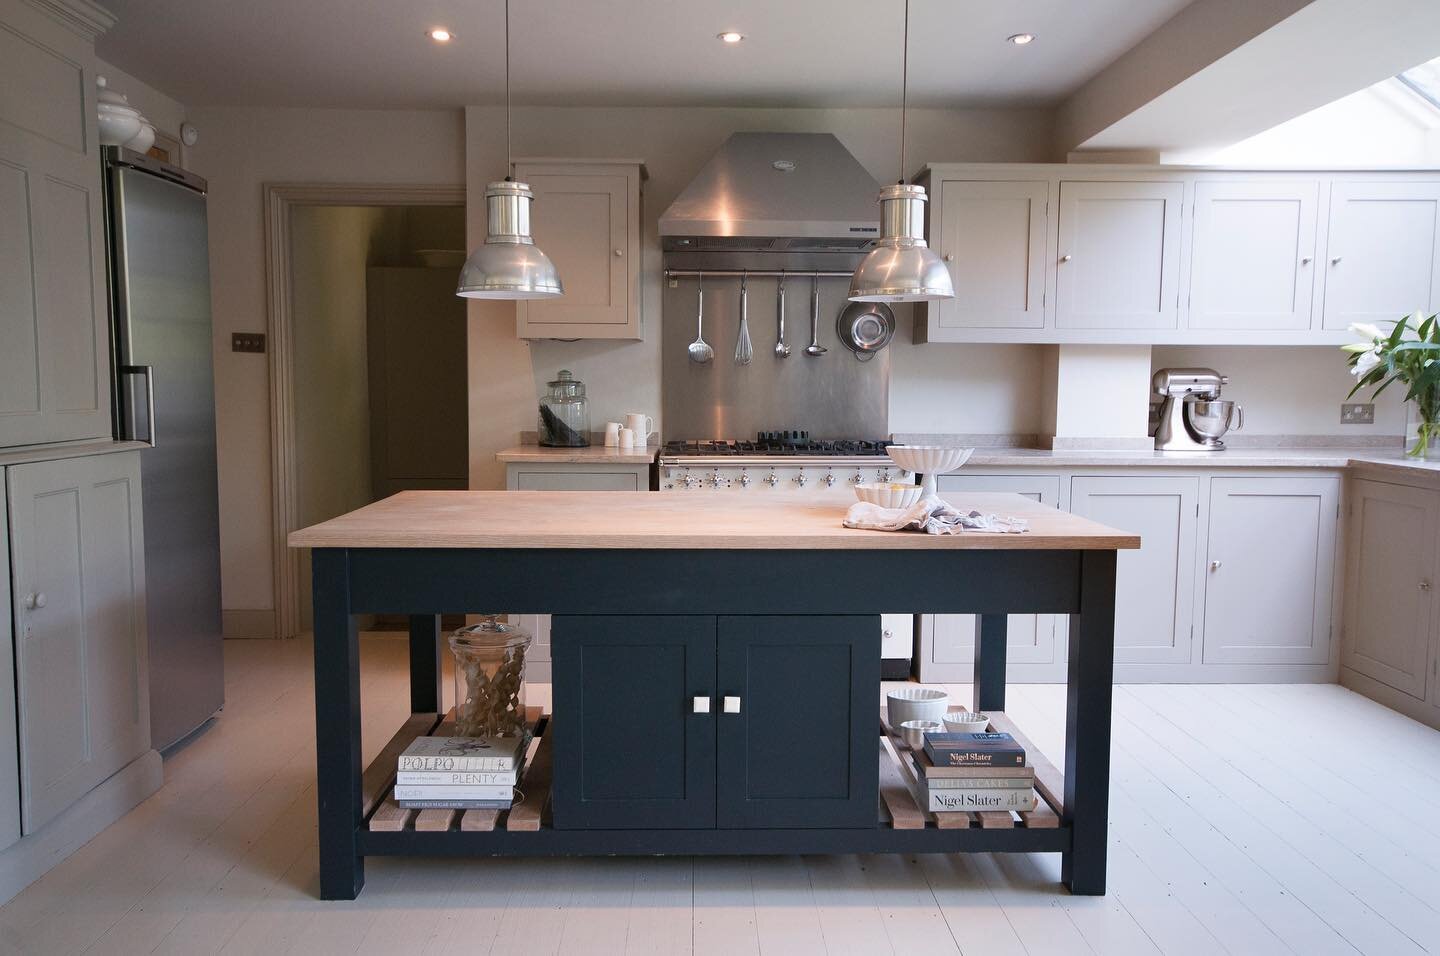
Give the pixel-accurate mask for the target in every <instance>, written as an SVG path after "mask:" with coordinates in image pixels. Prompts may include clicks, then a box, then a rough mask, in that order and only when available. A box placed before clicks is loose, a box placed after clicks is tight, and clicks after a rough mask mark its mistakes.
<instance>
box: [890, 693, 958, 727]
mask: <svg viewBox="0 0 1440 956" xmlns="http://www.w3.org/2000/svg"><path fill="white" fill-rule="evenodd" d="M949 706H950V695H949V694H947V693H945V692H944V691H943V690H935V689H934V688H930V687H906V688H903V689H901V690H892V691H890V692H889V693H888V694H886V695H885V709H886V712H887V713H888V714H889V716H890V726H891V727H899V726H900V725H901V724H903V723H905V721H907V720H933V721H937V722H938V721H939V720H941V719H942V718H943V717H944V716H945V709H946V708H947V707H949Z"/></svg>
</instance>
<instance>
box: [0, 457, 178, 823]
mask: <svg viewBox="0 0 1440 956" xmlns="http://www.w3.org/2000/svg"><path fill="white" fill-rule="evenodd" d="M5 481H6V492H7V497H8V503H9V528H10V542H9V544H10V553H11V560H12V562H13V564H12V570H11V574H12V580H13V582H14V630H15V645H16V647H15V666H16V671H17V678H18V679H17V686H18V689H19V701H18V710H19V724H20V726H19V740H20V793H21V818H22V823H23V829H24V832H25V833H34V832H35V831H36V830H37V829H39V828H40V827H41V826H43V825H44V824H45V823H46V822H47V821H49V820H50V819H52V818H53V817H55V816H57V815H58V814H59V813H60V812H61V811H63V810H64V809H65V808H66V807H68V806H69V805H70V804H72V803H74V802H75V801H76V800H78V799H79V798H80V797H81V796H83V795H84V794H85V793H87V792H88V791H90V790H91V789H93V788H94V787H95V786H96V785H98V784H99V783H101V782H102V781H104V780H105V779H106V778H107V777H109V776H110V775H111V774H113V773H115V772H116V771H117V770H119V769H121V768H122V767H124V766H125V765H126V764H128V763H130V762H131V761H132V760H134V759H136V758H137V757H139V756H141V755H142V754H144V753H145V752H146V751H147V750H149V748H150V718H149V700H150V697H149V688H148V678H147V667H146V660H147V655H146V644H145V641H146V638H145V634H146V631H145V585H144V581H145V572H144V540H143V535H142V530H141V521H140V514H141V511H140V507H141V506H140V458H139V452H124V453H117V454H110V455H97V456H94V457H89V458H71V459H63V460H58V461H44V462H33V463H28V464H22V465H15V466H12V467H10V468H7V469H6V470H5Z"/></svg>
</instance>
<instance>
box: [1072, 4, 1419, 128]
mask: <svg viewBox="0 0 1440 956" xmlns="http://www.w3.org/2000/svg"><path fill="white" fill-rule="evenodd" d="M1247 33H1248V34H1249V36H1248V37H1247V36H1245V34H1247ZM1437 39H1440V3H1436V2H1435V0H1310V2H1303V0H1197V2H1196V3H1194V4H1192V5H1191V6H1189V7H1187V8H1185V9H1184V10H1183V11H1181V12H1180V13H1179V14H1177V15H1176V16H1175V17H1174V18H1172V19H1171V20H1170V21H1168V22H1167V23H1166V24H1165V25H1164V26H1162V27H1161V28H1160V29H1159V30H1157V31H1155V33H1153V34H1151V35H1150V36H1149V37H1147V38H1146V39H1145V40H1143V41H1141V42H1140V43H1139V44H1137V45H1136V46H1135V47H1134V48H1133V49H1131V50H1130V51H1129V52H1128V53H1126V54H1125V55H1124V56H1122V57H1121V58H1120V59H1119V60H1117V61H1116V62H1115V63H1114V64H1112V65H1111V66H1110V67H1108V68H1107V69H1106V70H1105V71H1104V72H1103V73H1101V74H1100V75H1099V76H1097V77H1095V78H1094V79H1093V80H1091V81H1090V82H1089V83H1087V84H1086V85H1085V86H1083V87H1082V88H1081V89H1080V90H1078V91H1077V92H1076V93H1075V94H1074V95H1073V96H1072V97H1071V98H1070V99H1069V100H1068V101H1067V102H1066V103H1065V104H1064V106H1063V107H1062V108H1061V109H1060V111H1059V115H1058V121H1057V136H1058V139H1059V141H1058V143H1057V147H1058V148H1059V149H1060V150H1063V151H1071V150H1075V149H1084V150H1092V149H1104V150H1137V149H1144V150H1155V151H1157V152H1159V153H1162V154H1174V153H1184V152H1187V151H1194V150H1206V149H1215V148H1219V147H1223V146H1228V145H1230V144H1231V143H1235V142H1238V141H1240V140H1242V139H1245V138H1247V137H1249V136H1253V135H1254V134H1256V133H1259V132H1262V131H1264V130H1266V129H1269V128H1271V127H1273V126H1276V125H1278V124H1280V123H1283V122H1285V121H1286V120H1289V119H1292V118H1294V117H1296V116H1299V115H1301V114H1302V113H1306V112H1309V111H1310V110H1312V109H1315V108H1317V107H1319V106H1323V105H1325V104H1326V103H1329V102H1332V101H1334V100H1337V99H1339V98H1340V97H1343V96H1347V95H1349V94H1350V93H1353V92H1355V91H1356V90H1360V89H1363V88H1365V87H1367V86H1369V85H1371V84H1372V83H1376V82H1379V81H1380V80H1382V79H1384V78H1386V77H1388V76H1393V75H1394V74H1396V73H1398V72H1400V71H1401V70H1404V69H1408V68H1409V67H1412V66H1415V65H1416V64H1418V63H1421V62H1424V61H1425V60H1427V59H1430V58H1431V57H1433V56H1435V55H1436V54H1437V53H1440V50H1437V49H1436V43H1437ZM1227 47H1228V49H1227Z"/></svg>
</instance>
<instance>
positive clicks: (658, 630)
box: [549, 614, 879, 829]
mask: <svg viewBox="0 0 1440 956" xmlns="http://www.w3.org/2000/svg"><path fill="white" fill-rule="evenodd" d="M874 633H879V630H878V628H877V629H876V631H875V632H874ZM872 637H873V634H872ZM550 641H551V654H552V656H553V662H554V663H553V666H554V710H555V714H556V718H555V720H554V727H553V729H552V730H551V731H549V733H550V734H553V738H552V745H553V746H554V748H555V751H554V780H553V783H552V789H551V803H552V806H553V808H554V815H555V826H556V827H557V828H559V829H567V828H568V829H585V828H591V829H627V828H632V827H633V828H659V829H669V828H675V829H686V828H689V829H708V828H713V827H714V826H715V721H716V719H717V714H716V713H715V710H716V709H717V708H715V707H711V706H709V704H710V702H711V700H712V697H713V695H714V693H715V618H713V617H705V616H684V617H664V616H655V617H638V616H631V617H601V616H588V615H587V616H583V617H577V616H573V615H560V614H557V615H555V616H553V617H552V618H551V624H550ZM877 680H878V677H877ZM697 698H700V699H702V700H704V701H705V707H704V709H697V707H696V703H695V701H696V699H697ZM872 763H873V761H872Z"/></svg>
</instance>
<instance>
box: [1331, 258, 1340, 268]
mask: <svg viewBox="0 0 1440 956" xmlns="http://www.w3.org/2000/svg"><path fill="white" fill-rule="evenodd" d="M1330 264H1331V265H1332V266H1338V265H1339V264H1340V257H1339V256H1334V257H1333V258H1331V260H1330Z"/></svg>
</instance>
